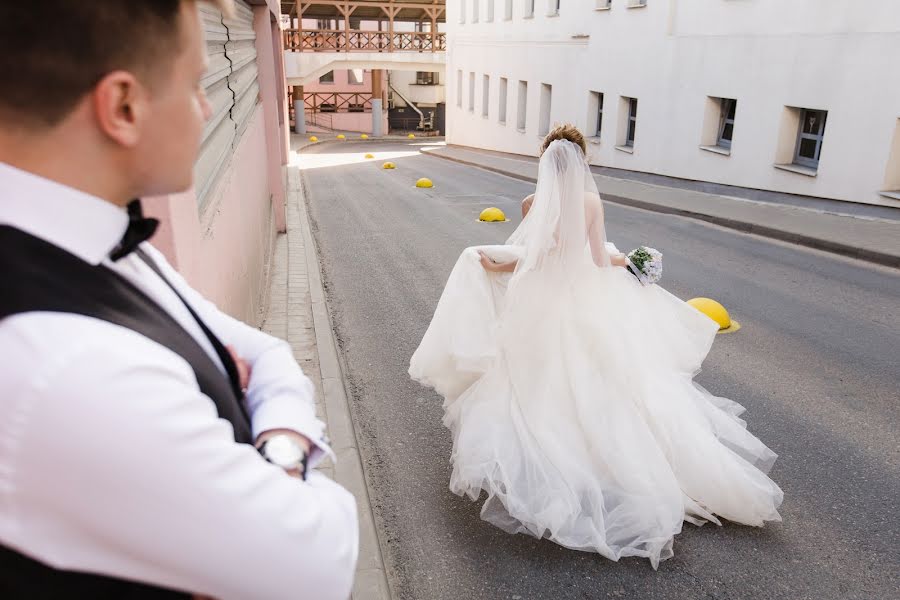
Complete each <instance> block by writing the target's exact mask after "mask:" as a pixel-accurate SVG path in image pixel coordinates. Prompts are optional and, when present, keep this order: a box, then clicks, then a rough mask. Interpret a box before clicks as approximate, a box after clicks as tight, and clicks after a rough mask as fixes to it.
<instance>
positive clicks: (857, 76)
mask: <svg viewBox="0 0 900 600" xmlns="http://www.w3.org/2000/svg"><path fill="white" fill-rule="evenodd" d="M447 33H448V40H447V44H448V49H447V78H446V79H447V81H446V83H447V129H448V131H447V141H448V143H451V144H460V145H466V146H474V147H479V148H488V149H492V150H499V151H505V152H513V153H519V154H530V155H536V154H537V151H538V146H539V142H540V139H541V137H542V135H543V134H544V133H546V132H547V131H548V129H549V128H550V127H551V126H552V125H553V124H555V123H562V122H571V123H574V124H575V125H577V126H578V127H579V128H580V129H581V130H582V131H584V132H585V134H586V135H590V136H592V137H591V140H590V142H591V143H590V147H589V150H588V153H589V158H590V161H591V163H592V164H596V165H603V166H608V167H614V168H619V169H628V170H634V171H643V172H648V173H655V174H660V175H668V176H672V177H679V178H684V179H691V180H699V181H710V182H716V183H723V184H729V185H737V186H743V187H749V188H757V189H765V190H774V191H779V192H787V193H792V194H802V195H808V196H818V197H823V198H833V199H839V200H847V201H852V202H863V203H869V204H881V205H889V206H897V207H900V0H855V1H853V2H847V1H839V0H451V1H449V2H447Z"/></svg>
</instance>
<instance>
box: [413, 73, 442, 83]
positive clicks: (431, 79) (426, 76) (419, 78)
mask: <svg viewBox="0 0 900 600" xmlns="http://www.w3.org/2000/svg"><path fill="white" fill-rule="evenodd" d="M416 85H438V77H437V73H435V72H434V71H416Z"/></svg>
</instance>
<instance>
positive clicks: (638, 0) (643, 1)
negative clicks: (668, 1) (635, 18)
mask: <svg viewBox="0 0 900 600" xmlns="http://www.w3.org/2000/svg"><path fill="white" fill-rule="evenodd" d="M642 6H647V0H628V8H641V7H642Z"/></svg>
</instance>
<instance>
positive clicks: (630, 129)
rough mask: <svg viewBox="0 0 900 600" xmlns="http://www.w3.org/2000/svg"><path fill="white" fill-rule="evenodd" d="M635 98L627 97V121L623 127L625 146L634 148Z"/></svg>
mask: <svg viewBox="0 0 900 600" xmlns="http://www.w3.org/2000/svg"><path fill="white" fill-rule="evenodd" d="M637 106H638V99H637V98H631V97H629V98H628V123H627V125H626V128H625V147H626V148H634V141H635V139H636V137H637Z"/></svg>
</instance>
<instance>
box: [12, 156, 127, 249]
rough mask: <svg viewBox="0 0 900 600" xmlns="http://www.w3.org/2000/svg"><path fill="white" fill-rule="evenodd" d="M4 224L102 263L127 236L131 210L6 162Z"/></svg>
mask: <svg viewBox="0 0 900 600" xmlns="http://www.w3.org/2000/svg"><path fill="white" fill-rule="evenodd" d="M0 224H4V225H9V226H11V227H15V228H16V229H20V230H22V231H24V232H26V233H29V234H31V235H33V236H35V237H38V238H41V239H42V240H44V241H46V242H50V243H51V244H53V245H54V246H58V247H59V248H62V249H63V250H65V251H66V252H69V253H71V254H74V255H75V256H77V257H79V258H80V259H82V260H84V261H85V262H88V263H90V264H92V265H98V264H100V263H101V262H102V261H103V260H104V259H105V258H106V257H107V256H108V255H109V253H110V251H111V250H112V249H113V248H114V247H115V246H116V245H117V244H118V243H119V241H120V240H121V239H122V235H123V234H124V233H125V229H126V228H127V227H128V213H127V211H126V210H125V209H124V208H122V207H119V206H116V205H115V204H112V203H111V202H107V201H106V200H102V199H100V198H97V197H96V196H92V195H90V194H87V193H85V192H82V191H79V190H76V189H75V188H71V187H68V186H66V185H63V184H61V183H57V182H56V181H52V180H50V179H46V178H44V177H40V176H38V175H35V174H33V173H29V172H27V171H23V170H21V169H17V168H15V167H13V166H12V165H9V164H7V163H4V162H0Z"/></svg>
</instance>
